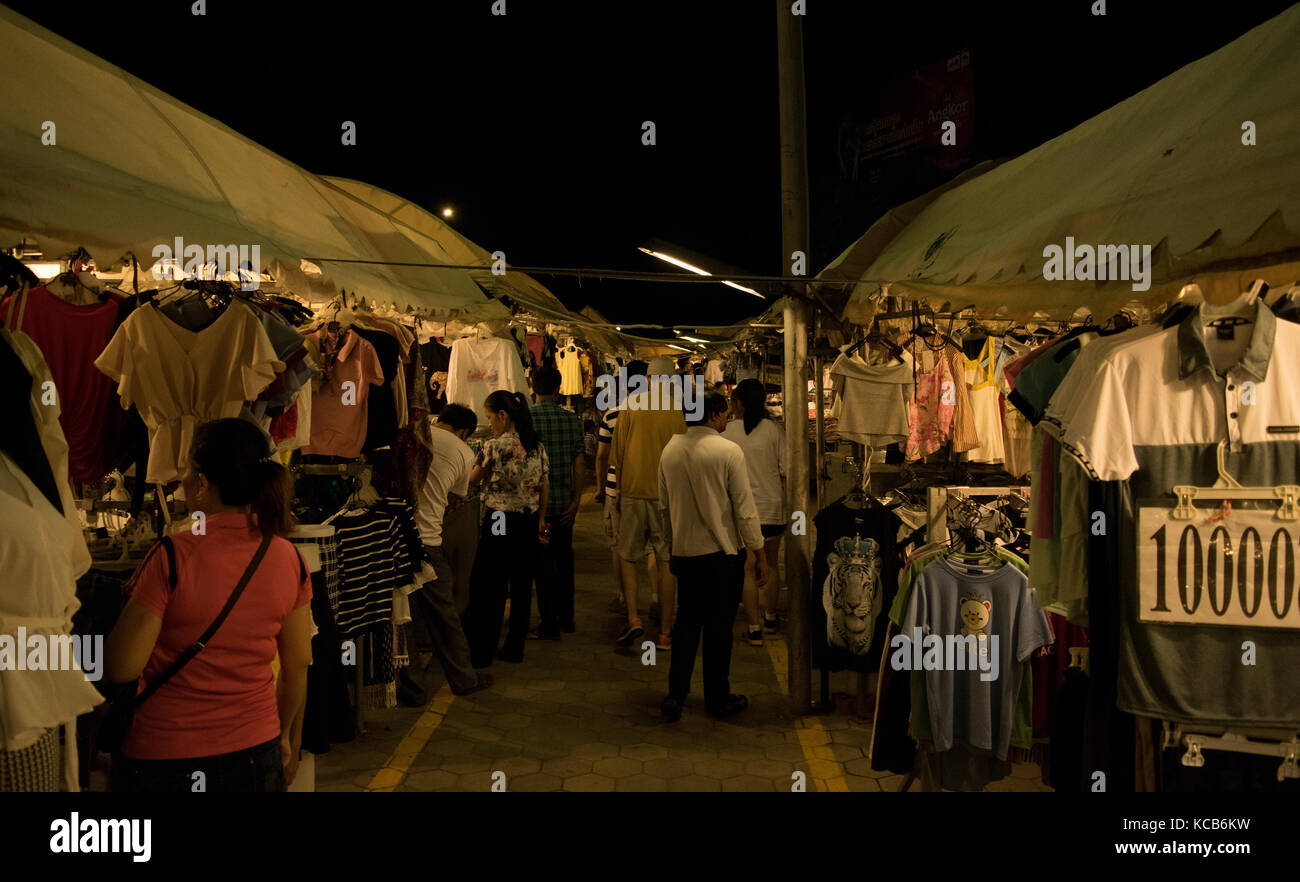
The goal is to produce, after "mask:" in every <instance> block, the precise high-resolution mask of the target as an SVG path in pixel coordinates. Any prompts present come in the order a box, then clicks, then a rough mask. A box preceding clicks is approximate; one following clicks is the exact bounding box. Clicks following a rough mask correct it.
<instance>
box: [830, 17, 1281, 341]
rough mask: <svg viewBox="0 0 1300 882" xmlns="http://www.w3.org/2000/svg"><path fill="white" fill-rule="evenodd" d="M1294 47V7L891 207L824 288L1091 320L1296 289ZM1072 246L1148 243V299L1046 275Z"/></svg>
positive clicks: (833, 269)
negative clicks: (835, 285)
mask: <svg viewBox="0 0 1300 882" xmlns="http://www.w3.org/2000/svg"><path fill="white" fill-rule="evenodd" d="M1297 43H1300V5H1298V6H1294V7H1292V8H1291V9H1289V10H1287V11H1286V12H1284V13H1282V14H1281V15H1279V16H1277V17H1275V18H1273V19H1272V20H1270V21H1268V22H1265V23H1264V24H1262V25H1260V26H1259V27H1257V28H1255V29H1253V30H1251V31H1250V32H1248V33H1247V34H1245V35H1243V36H1242V37H1240V38H1239V39H1237V40H1235V41H1234V42H1232V43H1230V44H1229V45H1227V46H1225V47H1224V48H1222V49H1220V50H1219V51H1217V52H1215V53H1213V54H1211V55H1208V56H1206V57H1205V58H1202V59H1200V60H1198V61H1195V62H1193V63H1191V64H1189V65H1187V66H1186V67H1183V68H1181V69H1180V70H1178V71H1175V72H1174V73H1173V74H1170V75H1169V76H1168V77H1165V78H1164V79H1163V80H1161V81H1159V82H1157V83H1156V84H1154V85H1152V86H1151V87H1149V88H1147V89H1145V90H1144V91H1142V92H1139V93H1138V94H1136V95H1134V96H1133V97H1131V98H1129V99H1127V100H1126V101H1123V102H1121V103H1119V104H1117V105H1115V106H1114V107H1111V108H1110V109H1108V110H1106V111H1105V112H1103V113H1101V114H1099V115H1098V116H1096V117H1094V118H1092V119H1090V120H1088V121H1087V122H1084V123H1082V124H1081V125H1079V126H1077V127H1076V128H1074V129H1072V130H1070V131H1068V132H1066V133H1064V134H1062V135H1060V136H1059V137H1057V138H1054V139H1053V140H1051V141H1048V142H1047V143H1045V144H1043V145H1041V146H1039V147H1037V148H1035V149H1034V150H1031V151H1030V152H1028V153H1026V154H1024V155H1022V156H1019V157H1017V158H1015V159H1013V160H1010V161H1008V162H1005V163H1003V164H1001V165H998V166H997V167H995V168H990V169H986V170H982V171H981V172H979V173H976V174H974V175H973V176H970V177H968V178H966V179H965V180H964V181H962V182H960V183H959V185H957V186H953V185H952V184H949V185H948V186H946V187H942V188H939V189H938V190H936V191H934V192H932V193H931V194H927V195H926V196H924V197H921V199H920V200H915V201H914V202H913V203H909V204H908V206H911V209H912V210H908V206H904V207H902V208H901V209H896V211H895V212H894V213H891V214H895V215H897V214H901V215H902V217H898V216H895V217H894V218H892V219H891V218H890V216H888V215H887V216H886V218H884V219H882V221H881V222H878V223H877V224H876V225H873V227H872V228H871V230H869V231H868V233H867V234H866V235H865V236H863V237H862V238H861V239H859V240H858V241H857V242H855V243H854V244H853V245H851V246H850V247H849V248H848V249H847V250H846V251H845V252H844V253H843V254H842V255H840V257H839V258H837V260H836V261H835V262H834V263H832V264H831V266H829V267H828V268H827V270H826V271H825V272H824V273H823V275H822V276H821V277H822V278H826V279H828V280H829V279H846V278H848V279H857V280H859V281H860V284H859V285H858V286H857V288H856V290H855V291H854V294H853V298H852V299H853V300H857V301H860V300H861V299H862V298H863V297H865V296H867V295H868V294H869V293H873V292H878V291H879V290H881V289H882V287H883V286H885V285H888V286H889V288H888V290H889V293H890V294H895V295H903V296H907V297H921V296H926V297H931V298H937V299H944V300H951V301H952V302H953V304H954V305H958V301H960V302H961V303H962V304H966V303H975V304H977V305H980V306H984V307H1000V306H1009V307H1011V309H1012V311H1016V312H1021V313H1023V312H1025V311H1033V310H1046V311H1055V312H1060V311H1065V312H1069V311H1071V310H1073V309H1075V308H1076V307H1079V306H1088V307H1091V308H1092V310H1093V312H1094V314H1097V315H1100V314H1103V313H1106V312H1107V311H1113V310H1116V309H1118V308H1119V307H1120V306H1122V305H1123V304H1124V303H1126V302H1128V301H1130V300H1134V299H1137V300H1141V301H1144V302H1149V303H1153V302H1160V301H1163V300H1168V299H1170V298H1171V297H1173V296H1176V295H1177V294H1178V292H1179V290H1180V289H1181V288H1182V286H1183V285H1184V284H1186V283H1189V282H1193V281H1194V282H1196V283H1197V284H1198V285H1199V286H1200V287H1201V288H1202V289H1203V290H1205V289H1210V290H1206V291H1205V293H1206V296H1207V297H1209V298H1210V299H1224V298H1230V297H1232V296H1236V294H1237V293H1238V292H1239V291H1240V290H1242V289H1243V288H1244V287H1245V286H1246V285H1248V284H1249V281H1250V280H1251V279H1253V278H1255V277H1257V276H1259V277H1263V278H1266V279H1267V280H1268V281H1270V282H1271V283H1273V284H1278V283H1282V282H1285V283H1287V284H1289V283H1290V282H1293V281H1295V279H1296V278H1298V277H1300V276H1297V275H1296V274H1295V273H1296V271H1297V265H1298V263H1300V207H1297V206H1300V101H1297V99H1296V95H1297V91H1296V90H1297V85H1296V84H1297V83H1300V53H1297V52H1296V51H1295V47H1296V45H1297ZM1247 122H1250V123H1253V124H1254V132H1255V143H1254V144H1253V145H1248V144H1246V143H1244V141H1246V140H1249V139H1248V137H1247V132H1246V130H1245V129H1244V128H1243V126H1244V124H1245V123H1247ZM977 168H978V167H977ZM972 171H975V169H972ZM954 183H956V182H954ZM918 203H919V205H918ZM918 207H919V208H920V210H919V212H916V211H915V209H916V208H918ZM1066 237H1071V238H1072V239H1073V242H1074V243H1075V247H1076V248H1077V247H1078V246H1080V245H1085V244H1087V245H1091V246H1092V247H1093V248H1096V247H1097V246H1099V245H1103V244H1105V245H1139V246H1140V245H1149V246H1151V249H1152V264H1153V265H1152V267H1151V285H1150V289H1149V290H1146V291H1141V290H1135V289H1134V286H1133V285H1134V282H1133V279H1131V278H1130V279H1122V280H1108V281H1104V282H1103V281H1092V280H1083V281H1078V280H1069V281H1067V280H1060V281H1057V280H1052V279H1044V265H1045V261H1046V258H1045V255H1044V249H1045V248H1046V247H1047V246H1049V245H1057V246H1060V247H1061V248H1063V249H1064V247H1065V246H1066ZM1270 276H1272V277H1271V278H1270ZM1212 292H1214V293H1213V295H1212Z"/></svg>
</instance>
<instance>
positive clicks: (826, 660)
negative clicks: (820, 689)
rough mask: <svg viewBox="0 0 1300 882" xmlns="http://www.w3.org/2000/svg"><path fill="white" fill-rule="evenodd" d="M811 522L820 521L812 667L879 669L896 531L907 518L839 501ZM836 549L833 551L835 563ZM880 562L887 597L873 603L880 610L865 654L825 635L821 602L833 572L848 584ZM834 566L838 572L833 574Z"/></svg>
mask: <svg viewBox="0 0 1300 882" xmlns="http://www.w3.org/2000/svg"><path fill="white" fill-rule="evenodd" d="M813 523H814V524H816V525H817V550H816V553H815V554H814V555H813V583H812V590H811V591H810V592H809V616H810V619H809V621H810V623H811V624H810V627H811V629H812V650H813V665H814V666H815V667H817V668H819V669H821V670H825V671H842V670H845V669H848V670H850V671H875V670H877V669H878V668H879V666H880V652H881V648H882V647H883V646H884V644H885V630H886V627H887V622H888V618H889V615H888V610H889V607H890V605H891V604H892V603H893V602H894V596H895V595H896V594H897V593H898V571H899V565H900V560H899V549H898V529H899V527H901V526H902V524H903V522H902V521H901V520H899V518H898V515H896V514H894V513H893V512H892V511H889V510H887V509H885V508H884V507H882V506H881V505H879V504H878V503H869V504H868V505H867V507H866V508H861V509H855V508H850V507H849V506H847V505H845V504H844V502H843V501H842V500H839V501H836V502H833V503H831V504H830V505H828V506H827V507H826V508H824V509H822V510H821V511H820V512H818V513H817V516H816V517H815V518H813ZM854 537H861V539H863V540H866V539H870V540H872V541H873V542H875V547H874V548H872V547H871V545H870V544H868V543H865V542H863V543H854V542H853V539H854ZM841 539H847V540H848V541H847V544H846V545H842V546H841V548H840V549H837V548H836V543H837V542H838V541H839V540H841ZM842 552H843V553H842ZM832 553H834V554H835V561H834V562H832V560H831V554H832ZM877 565H878V566H879V569H880V591H881V592H882V595H883V596H882V597H881V599H880V602H879V604H878V605H876V604H873V606H874V607H876V608H878V609H879V614H878V615H877V616H876V620H875V622H874V625H873V626H872V637H871V642H870V643H869V644H868V645H867V647H866V650H865V652H863V653H857V652H855V651H853V650H852V649H850V648H844V647H840V646H836V645H833V644H832V643H831V642H830V640H829V639H828V637H827V632H826V610H825V607H824V605H823V603H824V598H825V597H826V596H827V592H828V591H829V590H830V587H831V586H828V585H827V579H828V578H830V577H831V576H832V575H834V576H835V579H836V584H838V585H840V586H847V585H850V584H851V583H852V582H853V581H854V580H856V579H857V578H859V577H860V576H861V575H862V573H863V572H864V569H865V571H867V572H869V571H870V570H871V569H872V568H873V567H875V566H877ZM833 569H834V571H835V572H834V573H833V574H832V570H833ZM862 636H863V637H865V634H863V635H862ZM850 642H852V641H850Z"/></svg>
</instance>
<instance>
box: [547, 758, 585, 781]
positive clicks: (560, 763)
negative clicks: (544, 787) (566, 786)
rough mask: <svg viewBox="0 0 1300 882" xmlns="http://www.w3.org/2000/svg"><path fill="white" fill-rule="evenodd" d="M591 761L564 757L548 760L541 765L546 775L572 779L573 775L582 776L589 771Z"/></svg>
mask: <svg viewBox="0 0 1300 882" xmlns="http://www.w3.org/2000/svg"><path fill="white" fill-rule="evenodd" d="M591 764H592V760H590V759H587V758H585V757H577V756H566V757H561V758H559V759H549V760H546V761H545V762H543V763H542V771H543V772H545V773H546V774H548V775H559V776H560V777H561V778H572V777H573V776H575V775H582V774H585V773H587V772H590V771H591Z"/></svg>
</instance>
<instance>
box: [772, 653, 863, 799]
mask: <svg viewBox="0 0 1300 882" xmlns="http://www.w3.org/2000/svg"><path fill="white" fill-rule="evenodd" d="M763 645H764V646H766V647H767V654H768V655H769V656H770V657H771V659H772V669H773V670H774V671H775V672H776V682H777V683H778V684H780V686H781V694H782V695H786V696H788V695H789V694H790V676H789V671H790V668H789V658H790V653H789V648H788V647H787V646H786V643H785V638H784V637H782V636H781V635H779V634H771V635H766V636H765V639H764V640H763ZM795 725H796V726H797V727H798V728H796V729H795V731H796V732H797V733H798V735H799V746H800V747H802V748H803V755H804V759H806V760H807V761H808V774H809V776H810V777H811V778H812V783H813V789H815V790H820V791H822V792H825V793H847V792H848V791H849V784H848V781H847V780H845V778H844V766H843V765H842V764H841V763H840V762H839V760H837V759H835V755H834V754H833V753H832V752H831V749H830V743H831V735H830V733H829V732H827V731H826V727H825V726H823V725H822V724H821V721H820V720H818V719H817V718H816V717H814V716H807V717H803V718H801V719H799V720H796V721H795Z"/></svg>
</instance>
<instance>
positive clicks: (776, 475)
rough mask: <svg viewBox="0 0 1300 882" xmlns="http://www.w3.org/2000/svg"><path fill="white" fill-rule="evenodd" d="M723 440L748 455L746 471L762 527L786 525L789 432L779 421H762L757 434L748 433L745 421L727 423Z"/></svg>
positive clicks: (755, 427) (759, 422)
mask: <svg viewBox="0 0 1300 882" xmlns="http://www.w3.org/2000/svg"><path fill="white" fill-rule="evenodd" d="M722 437H724V438H726V439H727V440H728V441H730V442H732V443H733V444H735V445H736V446H738V447H739V448H740V449H741V451H742V452H743V453H744V454H745V470H746V472H747V473H748V475H749V486H750V489H751V490H753V491H754V505H755V507H756V508H757V509H758V519H759V523H761V524H782V525H784V524H785V491H784V489H783V485H782V482H781V479H782V478H784V477H785V472H786V452H785V432H783V431H782V430H781V426H780V425H779V424H777V422H776V421H775V420H769V419H761V420H759V421H758V425H756V426H754V431H753V432H750V433H749V434H748V435H746V434H745V421H744V420H743V419H740V420H732V421H731V422H729V423H727V428H726V431H724V432H723V433H722Z"/></svg>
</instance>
